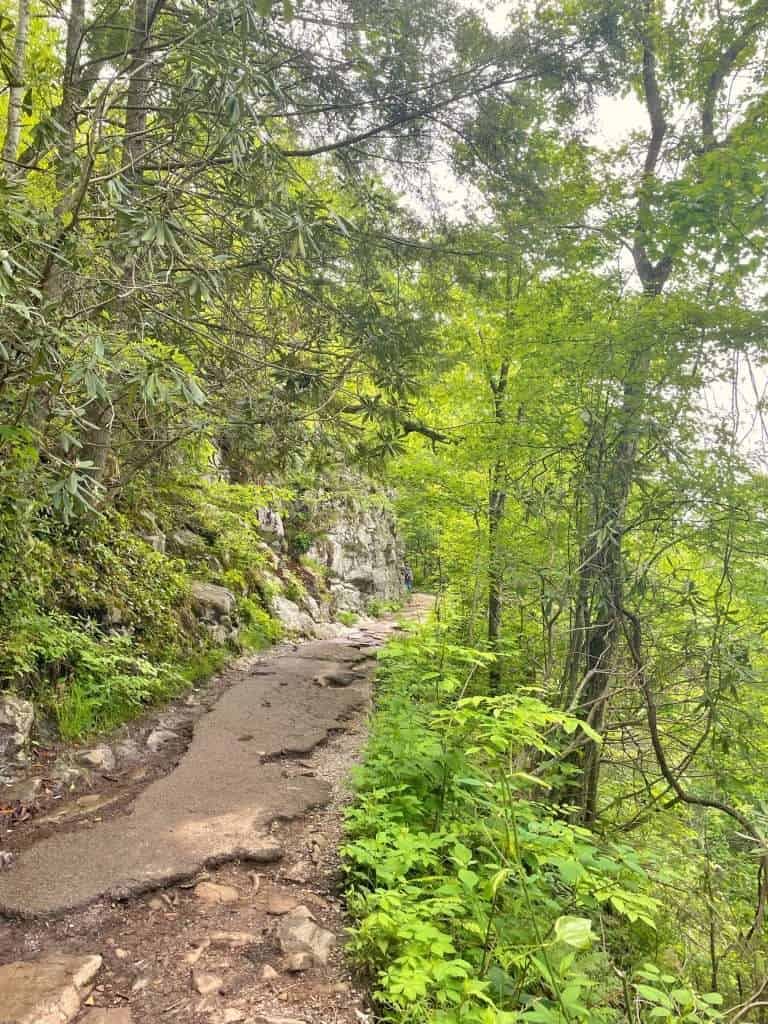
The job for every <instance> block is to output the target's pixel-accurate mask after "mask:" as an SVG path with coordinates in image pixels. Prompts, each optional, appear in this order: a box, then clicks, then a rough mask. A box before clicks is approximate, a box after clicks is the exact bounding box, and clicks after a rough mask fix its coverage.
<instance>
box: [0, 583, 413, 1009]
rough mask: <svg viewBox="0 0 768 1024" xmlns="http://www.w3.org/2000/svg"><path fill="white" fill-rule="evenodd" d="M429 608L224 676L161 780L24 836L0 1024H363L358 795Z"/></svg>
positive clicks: (7, 903)
mask: <svg viewBox="0 0 768 1024" xmlns="http://www.w3.org/2000/svg"><path fill="white" fill-rule="evenodd" d="M431 603H432V602H431V598H429V597H427V596H426V595H414V597H413V599H412V601H411V603H410V605H409V607H408V608H407V609H406V610H405V612H401V613H399V614H398V615H397V616H387V617H385V618H384V619H381V620H377V621H375V622H372V623H369V624H366V625H364V626H360V627H357V628H353V629H349V630H348V631H347V634H346V635H345V636H343V637H340V638H339V639H337V640H328V641H310V642H307V643H304V644H300V645H295V646H294V647H293V648H291V647H290V646H284V647H283V648H281V649H279V650H276V651H275V652H274V653H268V654H267V655H266V656H264V657H260V658H259V660H257V661H255V663H250V664H249V666H248V667H247V668H246V669H245V670H243V668H242V667H240V668H239V669H237V668H235V669H233V670H231V672H232V679H231V681H230V680H226V684H227V685H225V686H223V687H221V695H220V696H219V697H218V700H217V701H216V703H215V704H213V705H212V707H211V708H210V710H209V711H208V712H207V713H206V714H202V715H201V717H200V718H199V719H198V721H197V723H196V726H195V729H194V733H193V735H192V738H191V742H190V743H189V746H188V747H187V749H186V751H185V752H184V753H183V754H182V755H181V757H180V759H179V760H178V762H177V763H176V764H175V765H172V766H169V771H168V773H167V774H165V775H163V776H162V777H160V778H156V779H155V780H154V781H151V782H150V783H149V784H148V785H146V786H145V787H144V788H143V789H140V790H139V791H138V792H137V791H136V790H135V788H134V789H133V790H130V791H129V792H126V794H125V797H126V801H127V802H125V801H124V802H121V800H120V793H119V792H117V793H115V792H113V793H112V794H111V796H110V805H109V807H108V808H107V810H106V811H105V810H103V809H101V808H99V806H98V805H96V806H95V808H94V813H92V814H83V815H81V816H80V817H75V818H67V817H64V818H63V819H62V820H61V823H60V824H58V825H53V826H52V825H51V823H50V822H51V819H50V818H48V819H47V824H41V825H40V828H39V829H36V828H35V823H34V821H33V822H32V823H31V824H30V825H29V826H28V827H27V828H25V829H24V830H23V831H22V832H21V839H20V841H19V844H18V846H17V849H16V850H14V856H13V860H12V861H11V862H10V864H9V865H8V866H7V867H6V868H5V869H4V870H2V871H0V913H2V915H4V918H5V920H4V922H0V964H1V965H4V966H0V1022H2V1024H6V1022H8V1024H10V1022H13V1024H16V1022H19V1024H22V1022H23V1024H49V1022H56V1024H64V1022H67V1021H70V1020H77V1021H78V1022H79V1021H83V1022H87V1024H110V1022H111V1024H158V1022H164V1021H171V1022H174V1024H203V1022H205V1024H236V1022H239V1021H242V1022H244V1024H299V1022H309V1024H315V1022H317V1024H319V1022H321V1021H322V1022H328V1024H331V1022H339V1024H341V1022H344V1024H347V1022H349V1024H353V1022H354V1024H362V1022H364V1021H365V1020H366V1019H367V1016H366V1000H365V994H364V993H363V992H360V991H358V990H356V988H355V986H354V984H353V982H352V980H351V979H350V978H349V976H348V973H347V971H346V970H345V967H344V963H343V958H342V955H341V951H340V948H341V943H342V942H343V929H344V920H343V908H342V906H341V904H340V902H339V898H338V843H339V839H340V835H341V817H342V809H343V804H344V802H345V800H346V799H347V787H346V784H345V783H346V778H347V776H348V773H349V770H350V768H351V766H352V764H353V762H354V760H355V758H356V756H357V754H358V753H359V750H360V746H361V744H362V742H363V740H364V737H365V729H366V721H367V715H368V709H369V707H370V693H371V676H372V673H373V669H374V665H375V652H376V648H377V647H379V646H381V644H382V643H384V642H385V641H386V639H387V638H388V637H389V636H390V635H391V634H392V632H393V631H394V630H395V629H396V628H397V621H398V620H400V619H412V620H418V619H422V618H424V617H425V616H426V614H427V613H428V611H429V609H430V608H431ZM118 788H119V787H118ZM35 1000H37V1002H35ZM46 1000H47V1002H46ZM41 1007H42V1009H41ZM46 1007H48V1008H47V1009H46ZM25 1014H26V1015H27V1016H25ZM46 1014H48V1015H47V1016H46Z"/></svg>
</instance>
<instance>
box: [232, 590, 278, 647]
mask: <svg viewBox="0 0 768 1024" xmlns="http://www.w3.org/2000/svg"><path fill="white" fill-rule="evenodd" d="M238 609H239V611H240V618H241V620H242V622H243V625H242V627H241V629H240V643H241V644H242V646H243V647H244V648H246V649H251V650H257V651H258V650H262V649H263V648H264V647H269V646H270V645H271V644H275V643H277V642H278V640H280V639H281V637H282V635H283V627H282V624H281V623H280V622H278V621H277V619H273V618H271V616H270V615H269V613H268V612H266V611H265V610H264V609H263V608H260V607H259V606H258V605H257V604H256V602H255V601H253V600H251V599H250V598H247V597H244V598H241V599H240V601H239V602H238Z"/></svg>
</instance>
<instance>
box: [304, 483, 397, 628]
mask: <svg viewBox="0 0 768 1024" xmlns="http://www.w3.org/2000/svg"><path fill="white" fill-rule="evenodd" d="M329 504H330V520H331V525H330V527H329V529H328V530H327V532H326V534H325V536H324V537H323V538H321V539H320V540H317V541H315V543H314V544H313V546H312V547H311V548H310V550H309V552H308V554H309V555H310V556H311V557H312V558H314V559H315V560H316V561H317V562H319V563H320V564H321V565H322V566H323V567H324V568H325V570H326V572H327V574H328V586H329V589H330V591H331V595H332V598H333V608H334V610H335V611H344V610H348V611H353V612H362V611H365V609H366V608H367V607H368V605H369V604H370V603H371V602H372V601H398V600H400V599H401V598H402V596H403V546H402V542H401V541H400V538H399V536H398V532H397V525H396V523H395V518H394V516H393V514H392V513H391V512H390V510H389V508H388V507H387V505H386V503H385V501H384V498H383V495H374V496H373V500H371V501H369V502H368V503H367V504H365V505H363V504H362V503H361V502H358V501H347V502H346V503H344V504H343V505H341V506H335V507H334V506H333V503H332V502H330V503H329Z"/></svg>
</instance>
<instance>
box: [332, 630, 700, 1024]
mask: <svg viewBox="0 0 768 1024" xmlns="http://www.w3.org/2000/svg"><path fill="white" fill-rule="evenodd" d="M487 661H488V656H487V655H486V654H484V653H483V652H480V651H475V650H472V649H469V648H465V647H461V646H457V645H455V644H452V643H451V642H450V641H449V640H448V638H446V637H445V636H444V635H435V634H434V633H430V632H422V633H421V634H418V635H416V636H415V637H413V638H412V639H410V640H407V641H405V642H393V643H391V644H390V645H389V646H388V647H387V648H386V649H385V650H384V652H383V653H382V656H381V666H382V667H381V669H380V673H379V677H378V679H379V699H378V708H377V716H376V719H375V723H374V731H373V735H372V737H371V740H370V743H369V747H368V750H367V752H366V755H365V759H364V762H363V765H362V767H361V768H360V769H359V770H358V772H357V775H356V784H355V792H356V800H355V803H354V805H353V806H352V808H351V809H350V810H349V812H348V815H347V841H346V844H345V846H344V848H343V856H344V863H345V870H346V876H347V885H348V889H347V896H348V901H349V907H350V911H351V913H352V915H353V918H354V920H355V925H354V928H353V931H352V937H351V940H350V945H349V950H350V952H351V955H352V956H353V958H354V959H355V960H356V961H357V962H358V963H359V964H360V965H362V966H364V967H366V968H367V969H368V970H369V971H370V972H371V973H372V975H373V977H374V979H375V992H376V998H377V999H378V1001H379V1005H380V1008H381V1012H382V1013H383V1015H384V1019H386V1020H392V1021H411V1020H413V1021H416V1020H430V1021H435V1022H441V1024H449V1022H458V1021H462V1022H464V1021H466V1022H477V1024H485V1022H487V1021H499V1020H504V1021H510V1022H512V1021H534V1022H544V1024H546V1022H552V1024H555V1022H558V1024H559V1022H562V1021H565V1022H569V1021H577V1020H579V1021H601V1020H604V1021H612V1020H615V1019H616V1017H617V1013H619V1012H622V1011H620V1007H621V1005H622V1002H623V1001H624V1000H625V992H624V989H623V988H622V986H621V983H620V980H619V979H620V977H621V976H622V974H623V971H624V970H627V969H629V970H630V972H631V971H632V970H633V968H634V965H635V964H636V965H637V968H638V969H640V965H641V963H642V962H643V961H644V959H645V958H646V957H647V956H648V955H649V954H650V953H651V952H652V950H653V948H654V941H655V940H654V934H655V927H656V919H657V916H658V912H659V904H658V901H657V899H656V898H655V897H654V895H653V881H652V878H651V877H650V876H649V873H648V869H649V866H648V865H647V864H645V865H644V864H643V863H642V862H641V860H640V858H639V857H638V854H637V852H636V851H635V850H634V849H633V848H632V847H631V846H629V845H627V844H625V843H616V842H611V841H608V840H605V839H601V838H600V837H599V836H597V835H596V834H594V833H592V832H590V831H589V830H587V829H585V828H583V827H580V826H577V825H573V824H570V823H569V822H568V820H567V816H565V815H564V814H563V812H562V809H561V808H559V807H558V806H557V804H556V803H555V802H553V801H552V799H551V794H552V789H553V782H552V779H551V778H548V776H547V773H546V772H543V773H542V772H541V771H539V770H538V768H537V763H538V764H542V763H544V762H542V761H541V759H540V755H542V754H551V753H553V752H554V751H555V750H556V749H557V748H558V747H560V746H561V745H563V744H565V743H567V742H568V737H569V736H572V735H573V733H574V730H579V729H583V728H584V726H583V724H582V723H579V722H577V720H575V719H573V718H571V717H570V716H568V715H567V714H564V713H563V712H558V711H555V710H553V709H552V708H551V707H549V706H548V705H547V704H545V703H543V702H542V701H541V700H540V699H539V698H538V697H537V696H535V695H534V694H532V693H528V692H524V691H523V692H518V693H514V694H505V695H503V696H501V697H486V696H480V695H477V696H467V695H466V694H467V693H468V692H469V693H471V691H472V688H473V686H474V685H475V682H474V680H475V676H476V673H477V671H478V670H479V669H480V668H482V666H484V665H486V664H487ZM648 969H650V970H652V969H653V968H652V967H651V968H648ZM648 969H647V970H648ZM639 977H640V976H639V975H638V978H639ZM665 977H667V975H666V974H665ZM638 983H641V982H638ZM671 983H672V982H668V983H667V982H665V984H671ZM674 987H675V991H676V992H677V993H678V997H679V1000H678V1002H675V1001H674V998H675V997H673V996H671V995H670V996H669V997H667V995H665V994H663V998H661V997H659V1001H657V1002H654V1001H653V1000H652V999H651V998H650V996H649V994H648V993H647V992H646V994H645V995H643V993H642V991H641V990H639V989H636V990H635V991H636V993H637V997H638V998H639V999H640V1000H642V1001H643V1011H642V1019H646V1016H647V1013H648V1012H652V1011H654V1010H655V1009H657V1008H658V1007H659V1006H660V1005H662V1004H663V1002H664V999H667V998H669V1000H670V1006H671V1008H672V1009H671V1015H672V1019H675V1020H678V1019H679V1020H685V1019H689V1017H688V1016H687V1015H688V1014H691V1015H692V1016H691V1017H690V1019H694V1017H695V1018H696V1019H702V1020H705V1019H709V1018H710V1016H716V1014H715V1013H714V1011H712V1010H711V1009H708V1007H710V1006H711V1004H710V1003H707V1002H706V997H705V998H702V997H699V996H697V995H696V994H695V992H694V990H693V989H690V988H687V987H685V986H682V985H680V984H679V983H678V982H674ZM627 991H628V990H627ZM683 991H685V993H686V994H685V997H683V995H682V994H681V993H682V992H683ZM634 998H635V997H630V999H631V1005H630V1006H626V1005H625V1006H624V1008H623V1012H625V1013H626V1014H627V1015H628V1017H629V1019H635V1018H634V1013H635V1010H634ZM697 1014H698V1015H700V1016H698V1017H697V1016H696V1015H697ZM655 1016H658V1014H655ZM655 1016H654V1017H652V1018H650V1019H655Z"/></svg>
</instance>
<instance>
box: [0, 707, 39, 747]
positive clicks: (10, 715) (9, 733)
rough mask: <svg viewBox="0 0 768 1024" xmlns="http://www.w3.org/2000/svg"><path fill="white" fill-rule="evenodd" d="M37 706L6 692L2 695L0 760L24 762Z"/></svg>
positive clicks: (0, 708) (0, 709)
mask: <svg viewBox="0 0 768 1024" xmlns="http://www.w3.org/2000/svg"><path fill="white" fill-rule="evenodd" d="M34 719H35V708H34V705H33V704H31V703H30V702H29V701H28V700H22V699H21V697H14V696H13V694H10V693H6V694H3V695H2V696H0V760H6V761H11V762H16V763H19V762H23V761H24V760H25V758H26V752H27V744H28V743H29V734H30V732H31V730H32V723H33V721H34Z"/></svg>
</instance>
